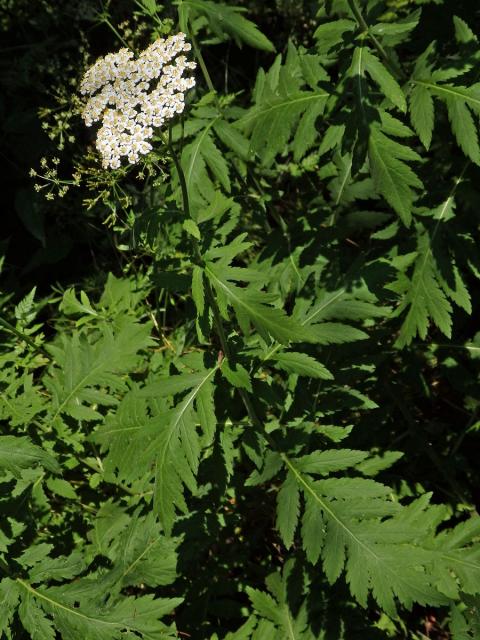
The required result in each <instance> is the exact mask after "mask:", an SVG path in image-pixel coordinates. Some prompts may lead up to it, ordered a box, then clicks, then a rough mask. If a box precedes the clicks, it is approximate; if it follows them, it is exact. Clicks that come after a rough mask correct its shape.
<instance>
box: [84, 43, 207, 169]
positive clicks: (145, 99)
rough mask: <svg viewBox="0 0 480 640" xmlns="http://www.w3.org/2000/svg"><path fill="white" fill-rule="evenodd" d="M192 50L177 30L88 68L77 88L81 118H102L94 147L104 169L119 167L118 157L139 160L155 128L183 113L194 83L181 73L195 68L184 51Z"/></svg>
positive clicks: (90, 122) (92, 120)
mask: <svg viewBox="0 0 480 640" xmlns="http://www.w3.org/2000/svg"><path fill="white" fill-rule="evenodd" d="M190 49H191V45H190V44H189V43H188V42H185V34H184V33H178V34H176V35H174V36H170V37H169V38H167V39H163V38H160V39H159V40H156V41H155V42H154V43H153V44H151V45H150V46H149V47H148V48H147V49H145V51H143V52H142V53H141V54H140V55H139V56H138V58H135V57H134V55H133V53H132V52H131V51H129V50H128V49H120V51H118V52H117V53H109V54H108V55H106V56H105V57H104V58H100V59H99V60H97V62H96V63H95V64H94V65H93V66H92V67H90V69H89V70H88V71H87V72H86V74H85V76H84V77H83V80H82V82H81V85H80V92H81V93H82V95H88V96H89V99H88V101H87V103H86V105H85V108H84V110H83V112H82V117H83V119H84V121H85V124H86V125H87V127H90V126H92V124H93V123H94V122H98V121H100V120H101V122H102V126H101V127H100V129H99V131H98V134H97V140H96V146H97V149H98V151H99V152H100V155H101V156H102V164H103V166H104V167H105V168H109V167H110V168H112V169H118V167H120V161H121V158H122V156H126V157H127V158H128V161H129V162H130V163H131V164H134V163H135V162H138V160H139V159H140V156H141V155H145V154H147V153H148V152H149V151H151V150H152V145H151V144H150V142H148V141H149V140H150V139H151V138H152V136H153V129H154V128H156V127H161V126H162V125H163V124H164V123H165V122H166V121H168V120H170V119H171V118H173V117H174V116H175V115H176V114H178V113H182V111H183V109H184V108H185V93H186V92H187V91H188V89H191V88H192V87H193V86H194V85H195V79H194V78H193V77H184V73H185V71H188V70H192V69H195V67H196V64H195V63H194V62H189V61H188V60H187V57H186V56H185V55H183V53H186V52H188V51H190ZM179 54H182V55H179Z"/></svg>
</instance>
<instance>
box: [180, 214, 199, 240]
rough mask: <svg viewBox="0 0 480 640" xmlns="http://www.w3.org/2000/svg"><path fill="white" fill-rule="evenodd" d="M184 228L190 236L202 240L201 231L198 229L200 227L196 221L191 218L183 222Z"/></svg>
mask: <svg viewBox="0 0 480 640" xmlns="http://www.w3.org/2000/svg"><path fill="white" fill-rule="evenodd" d="M182 226H183V228H184V229H185V231H186V232H187V233H188V234H190V235H191V236H193V237H194V238H196V239H197V240H200V238H201V234H200V229H199V228H198V225H197V223H196V222H195V221H194V220H192V219H191V218H188V219H187V220H184V221H183V225H182Z"/></svg>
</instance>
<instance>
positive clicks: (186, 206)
mask: <svg viewBox="0 0 480 640" xmlns="http://www.w3.org/2000/svg"><path fill="white" fill-rule="evenodd" d="M168 147H169V149H170V153H171V154H172V158H173V162H174V163H175V167H176V169H177V173H178V179H179V181H180V189H181V191H182V201H183V211H184V213H185V214H186V215H187V216H189V217H190V202H189V198H188V188H187V182H186V180H185V174H184V172H183V168H182V165H181V164H180V161H179V159H178V156H177V154H176V152H175V149H174V147H173V144H172V128H171V127H169V130H168ZM193 247H194V251H195V259H196V262H197V263H198V264H200V265H202V264H203V257H202V254H201V251H200V247H199V244H198V241H197V240H196V239H193ZM205 293H206V296H207V301H208V304H209V306H210V308H211V310H212V313H213V324H214V327H215V331H216V334H217V337H218V340H219V342H220V346H221V348H222V351H223V353H224V355H225V357H226V358H227V360H229V361H230V362H231V361H232V352H231V350H230V345H229V344H228V339H227V334H226V333H225V328H224V326H223V320H222V316H221V314H220V309H219V307H218V304H217V301H216V300H215V295H214V293H213V291H212V287H211V285H210V282H209V281H208V280H207V278H205ZM239 393H240V397H241V399H242V402H243V404H244V406H245V409H246V411H247V413H248V417H249V418H250V420H251V421H252V423H253V424H254V425H255V426H256V427H259V428H260V429H262V426H263V425H262V421H261V420H260V418H259V417H258V416H257V413H256V411H255V408H254V406H253V403H252V401H251V400H250V397H249V395H248V393H247V392H246V391H245V390H244V389H239ZM267 440H269V441H270V439H269V437H268V435H267Z"/></svg>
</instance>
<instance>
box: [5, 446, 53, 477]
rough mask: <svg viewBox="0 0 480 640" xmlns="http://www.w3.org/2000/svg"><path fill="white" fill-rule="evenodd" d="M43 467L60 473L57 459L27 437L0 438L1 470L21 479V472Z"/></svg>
mask: <svg viewBox="0 0 480 640" xmlns="http://www.w3.org/2000/svg"><path fill="white" fill-rule="evenodd" d="M37 464H39V465H41V466H42V467H44V468H45V469H48V470H49V471H53V472H54V473H59V472H60V465H59V464H58V462H57V461H56V460H55V458H54V457H53V456H52V455H50V454H48V453H47V452H46V451H44V450H43V449H42V448H41V447H39V446H37V445H36V444H33V442H32V441H31V440H30V439H29V438H27V437H26V436H0V469H5V470H7V471H10V473H12V474H13V475H14V476H16V477H20V470H21V469H27V468H28V467H32V466H35V465H37Z"/></svg>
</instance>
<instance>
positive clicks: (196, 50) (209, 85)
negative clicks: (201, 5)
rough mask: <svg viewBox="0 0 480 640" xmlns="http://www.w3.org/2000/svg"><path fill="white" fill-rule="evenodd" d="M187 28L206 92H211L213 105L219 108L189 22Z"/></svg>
mask: <svg viewBox="0 0 480 640" xmlns="http://www.w3.org/2000/svg"><path fill="white" fill-rule="evenodd" d="M187 28H188V37H189V38H190V40H191V41H192V46H193V51H194V53H195V57H196V59H197V60H198V64H199V65H200V69H201V70H202V74H203V77H204V78H205V82H206V83H207V87H208V90H209V91H211V92H212V93H213V94H214V96H215V103H216V105H217V107H218V106H219V101H218V95H217V90H216V89H215V87H214V86H213V82H212V78H211V77H210V73H209V72H208V69H207V65H206V64H205V60H204V59H203V55H202V52H201V51H200V47H199V46H198V42H197V39H196V37H195V35H194V33H193V30H192V29H191V28H190V22H188V23H187Z"/></svg>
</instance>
